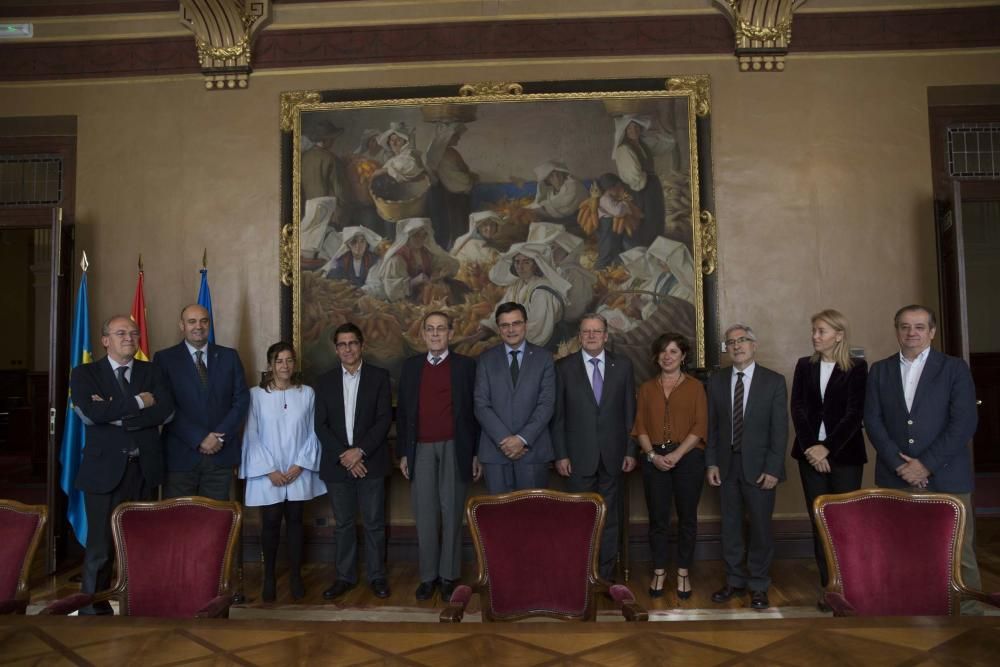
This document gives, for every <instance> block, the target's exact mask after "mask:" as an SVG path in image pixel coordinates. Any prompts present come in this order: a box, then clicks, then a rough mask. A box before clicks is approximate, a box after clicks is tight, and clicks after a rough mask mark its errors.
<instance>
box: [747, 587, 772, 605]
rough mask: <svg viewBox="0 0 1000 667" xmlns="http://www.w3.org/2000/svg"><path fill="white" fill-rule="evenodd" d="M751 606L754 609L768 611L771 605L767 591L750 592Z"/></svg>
mask: <svg viewBox="0 0 1000 667" xmlns="http://www.w3.org/2000/svg"><path fill="white" fill-rule="evenodd" d="M750 606H751V607H752V608H754V609H767V608H768V607H770V606H771V605H770V603H768V601H767V591H750Z"/></svg>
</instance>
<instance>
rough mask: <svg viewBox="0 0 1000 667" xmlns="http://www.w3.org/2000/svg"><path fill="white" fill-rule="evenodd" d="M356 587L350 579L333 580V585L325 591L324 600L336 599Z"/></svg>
mask: <svg viewBox="0 0 1000 667" xmlns="http://www.w3.org/2000/svg"><path fill="white" fill-rule="evenodd" d="M352 588H354V584H353V583H351V582H349V581H344V580H343V579H337V580H336V581H335V582H333V586H330V587H329V588H328V589H326V590H325V591H323V599H324V600H335V599H337V598H339V597H340V596H341V595H343V594H344V593H346V592H347V591H349V590H351V589H352Z"/></svg>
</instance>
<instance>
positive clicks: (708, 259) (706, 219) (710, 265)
mask: <svg viewBox="0 0 1000 667" xmlns="http://www.w3.org/2000/svg"><path fill="white" fill-rule="evenodd" d="M698 219H699V220H700V221H701V225H700V226H699V227H698V233H699V234H700V235H701V272H702V273H703V274H704V275H706V276H710V275H712V274H713V273H715V267H716V264H717V263H718V261H719V237H718V228H717V227H716V224H715V216H714V215H712V212H711V211H702V212H701V215H699V216H698Z"/></svg>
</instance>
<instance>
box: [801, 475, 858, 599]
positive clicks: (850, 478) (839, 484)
mask: <svg viewBox="0 0 1000 667" xmlns="http://www.w3.org/2000/svg"><path fill="white" fill-rule="evenodd" d="M864 469H865V467H864V466H863V465H860V466H856V465H842V464H838V463H833V462H832V461H831V462H830V472H828V473H822V472H818V471H817V470H816V469H815V468H813V467H812V466H811V465H809V462H808V461H805V460H802V461H799V476H800V477H801V478H802V491H803V493H805V496H806V509H807V510H808V511H809V523H810V524H811V525H812V532H813V550H814V551H815V553H816V567H818V568H819V583H820V585H821V586H822V587H823V588H826V585H827V584H828V583H829V582H830V571H829V569H828V568H827V566H826V556H824V555H823V543H822V542H821V541H820V539H819V531H818V530H816V517H815V516H814V515H813V501H814V500H816V498H817V497H819V496H822V495H823V494H825V493H848V492H849V491H857V490H858V489H860V488H861V475H862V473H863V472H864Z"/></svg>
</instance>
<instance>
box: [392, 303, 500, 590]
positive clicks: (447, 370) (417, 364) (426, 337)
mask: <svg viewBox="0 0 1000 667" xmlns="http://www.w3.org/2000/svg"><path fill="white" fill-rule="evenodd" d="M454 334H455V331H454V329H453V327H452V319H451V317H450V316H449V315H447V314H445V313H442V312H440V311H434V312H431V313H428V314H427V315H425V316H424V321H423V324H422V326H421V334H420V335H421V337H422V338H423V341H424V344H425V345H426V346H427V353H426V354H418V355H415V356H412V357H410V358H409V359H407V360H406V361H405V362H403V371H402V373H401V375H400V377H399V398H398V402H397V407H396V442H397V444H398V446H399V454H400V459H399V467H400V469H401V470H402V472H403V476H404V477H406V478H407V479H409V480H410V499H411V501H412V503H413V518H414V519H415V520H416V524H417V546H418V550H419V561H420V585H419V586H418V587H417V591H416V597H417V599H418V600H429V599H430V598H431V596H433V595H434V588H435V587H436V586H438V585H440V586H441V599H442V600H444V601H448V600H449V599H450V598H451V594H452V593H453V592H454V590H455V586H456V585H457V584H458V580H459V577H460V576H461V573H462V516H463V510H464V509H465V494H466V490H467V489H468V484H469V481H470V480H472V481H475V480H478V479H479V475H480V467H479V459H477V458H476V456H475V451H476V445H477V444H478V443H477V440H478V438H479V425H478V424H477V423H476V418H475V415H474V413H473V411H474V407H473V405H472V391H473V387H474V385H475V381H476V362H475V361H474V360H473V359H470V358H469V357H466V356H463V355H461V354H457V353H455V352H452V351H451V350H449V349H448V343H449V342H451V339H452V337H453V336H454ZM439 533H440V538H439V537H438V534H439Z"/></svg>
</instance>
